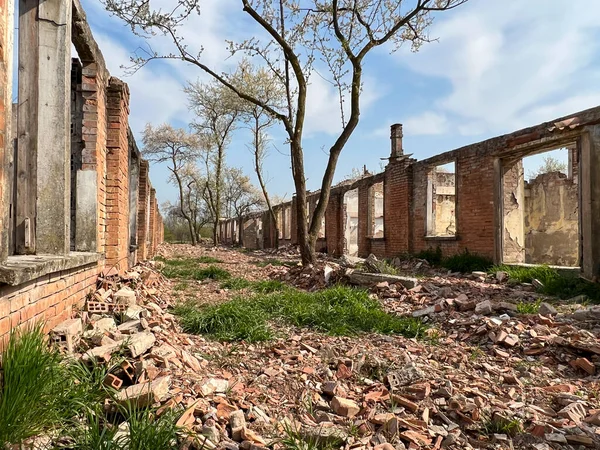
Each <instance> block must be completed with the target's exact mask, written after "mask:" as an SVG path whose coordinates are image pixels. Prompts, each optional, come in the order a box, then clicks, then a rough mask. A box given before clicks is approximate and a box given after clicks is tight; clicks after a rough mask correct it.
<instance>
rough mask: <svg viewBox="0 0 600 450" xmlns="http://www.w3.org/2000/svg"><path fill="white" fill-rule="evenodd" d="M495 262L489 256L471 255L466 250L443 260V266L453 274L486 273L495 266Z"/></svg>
mask: <svg viewBox="0 0 600 450" xmlns="http://www.w3.org/2000/svg"><path fill="white" fill-rule="evenodd" d="M493 264H494V263H493V261H492V260H491V259H489V258H488V257H487V256H482V255H478V254H476V253H470V252H469V251H468V250H466V249H465V251H464V252H463V253H458V254H456V255H452V256H449V257H448V258H444V259H443V260H442V266H443V267H445V268H446V269H448V270H450V271H452V272H461V273H469V272H474V271H477V270H479V271H486V270H488V269H489V268H490V267H492V266H493Z"/></svg>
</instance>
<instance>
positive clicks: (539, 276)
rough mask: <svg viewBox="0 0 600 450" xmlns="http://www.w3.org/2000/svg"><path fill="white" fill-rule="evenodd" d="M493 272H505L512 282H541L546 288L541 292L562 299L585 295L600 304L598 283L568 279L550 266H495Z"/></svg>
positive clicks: (580, 279)
mask: <svg viewBox="0 0 600 450" xmlns="http://www.w3.org/2000/svg"><path fill="white" fill-rule="evenodd" d="M492 271H504V272H506V273H508V276H509V278H510V279H512V280H516V281H518V282H520V283H531V282H532V281H533V280H534V279H535V280H538V281H540V282H541V283H542V284H543V285H544V287H543V288H541V292H542V293H544V294H547V295H553V296H556V297H559V298H562V299H569V298H573V297H576V296H579V295H585V296H586V297H588V298H589V300H590V301H591V302H593V303H600V289H599V288H598V284H597V283H591V282H589V281H586V280H584V279H582V278H577V277H566V276H563V275H561V274H560V273H558V271H557V270H555V269H553V268H551V267H548V266H543V265H542V266H533V267H522V266H508V265H502V266H495V267H493V268H492Z"/></svg>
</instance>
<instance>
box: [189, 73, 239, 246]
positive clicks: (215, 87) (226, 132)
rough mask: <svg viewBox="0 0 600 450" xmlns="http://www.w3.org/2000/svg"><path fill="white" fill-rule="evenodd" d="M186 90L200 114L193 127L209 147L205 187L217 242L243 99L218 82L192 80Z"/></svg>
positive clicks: (207, 148)
mask: <svg viewBox="0 0 600 450" xmlns="http://www.w3.org/2000/svg"><path fill="white" fill-rule="evenodd" d="M185 92H186V93H187V94H188V96H189V103H190V108H191V109H192V110H193V111H194V112H195V113H196V120H195V121H194V123H193V124H192V127H193V128H194V129H196V131H197V132H198V134H199V135H201V136H202V141H203V143H204V145H205V149H206V151H205V152H204V154H203V161H204V165H205V169H206V173H205V176H206V182H205V185H204V188H205V189H206V194H207V201H208V205H209V206H210V209H211V211H212V215H213V245H217V239H218V236H217V233H218V227H219V219H220V218H221V214H222V210H223V205H222V189H223V169H224V168H225V151H226V149H227V146H228V145H229V143H230V142H231V135H232V133H233V131H234V130H235V125H236V121H237V119H238V116H239V110H238V104H239V102H238V101H237V97H235V96H234V95H233V93H232V92H231V91H230V90H229V89H227V88H226V87H224V86H223V85H221V84H220V83H218V82H212V83H201V82H199V81H198V82H195V83H188V85H187V87H186V88H185Z"/></svg>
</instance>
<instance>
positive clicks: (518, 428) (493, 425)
mask: <svg viewBox="0 0 600 450" xmlns="http://www.w3.org/2000/svg"><path fill="white" fill-rule="evenodd" d="M483 429H484V431H485V433H486V434H487V435H488V436H491V435H492V434H506V435H508V436H515V435H516V434H518V433H521V432H522V431H523V426H522V425H521V422H520V421H519V419H505V418H503V417H497V418H496V419H488V420H486V421H484V422H483Z"/></svg>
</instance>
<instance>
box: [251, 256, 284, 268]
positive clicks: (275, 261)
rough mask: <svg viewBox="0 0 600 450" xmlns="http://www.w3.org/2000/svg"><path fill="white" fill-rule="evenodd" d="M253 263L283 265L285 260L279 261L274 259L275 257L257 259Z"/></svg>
mask: <svg viewBox="0 0 600 450" xmlns="http://www.w3.org/2000/svg"><path fill="white" fill-rule="evenodd" d="M255 264H256V265H257V266H258V267H267V266H269V265H271V266H285V262H283V261H281V260H280V259H276V258H267V259H263V260H261V261H257V262H256V263H255Z"/></svg>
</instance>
